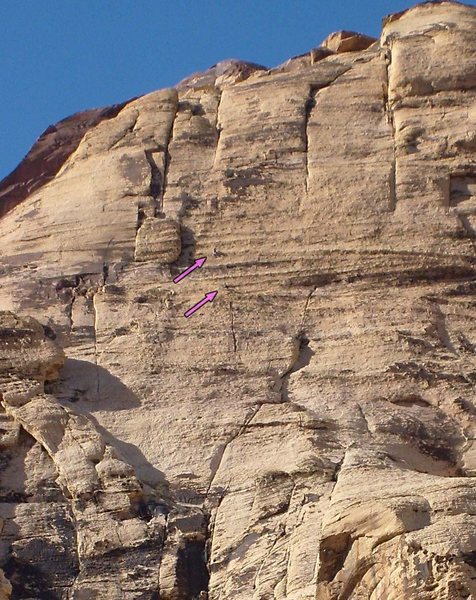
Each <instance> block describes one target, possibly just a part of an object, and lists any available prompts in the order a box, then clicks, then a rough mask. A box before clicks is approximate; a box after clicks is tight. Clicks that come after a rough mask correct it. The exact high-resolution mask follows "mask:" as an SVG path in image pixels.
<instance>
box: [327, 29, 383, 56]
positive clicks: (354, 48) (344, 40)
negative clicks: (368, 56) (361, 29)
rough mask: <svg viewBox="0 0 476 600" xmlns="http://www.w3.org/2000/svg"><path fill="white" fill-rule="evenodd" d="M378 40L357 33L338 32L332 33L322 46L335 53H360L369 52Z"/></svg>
mask: <svg viewBox="0 0 476 600" xmlns="http://www.w3.org/2000/svg"><path fill="white" fill-rule="evenodd" d="M376 41H377V40H376V39H375V38H373V37H370V36H369V35H363V34H362V33H356V32H355V31H336V32H334V33H331V34H330V35H328V36H327V37H326V39H325V40H324V41H323V42H322V44H321V46H322V47H323V48H327V49H328V50H332V51H333V52H337V53H341V52H359V51H361V50H367V48H368V47H369V46H371V45H372V44H374V43H375V42H376Z"/></svg>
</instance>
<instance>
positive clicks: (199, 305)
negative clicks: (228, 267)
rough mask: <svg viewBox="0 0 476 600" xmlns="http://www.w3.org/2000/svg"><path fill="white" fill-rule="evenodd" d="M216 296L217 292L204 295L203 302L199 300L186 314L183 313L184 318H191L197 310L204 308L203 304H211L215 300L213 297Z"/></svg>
mask: <svg viewBox="0 0 476 600" xmlns="http://www.w3.org/2000/svg"><path fill="white" fill-rule="evenodd" d="M217 294H218V292H208V294H205V298H203V300H200V302H197V304H194V305H193V306H192V308H189V309H188V310H187V312H186V313H185V316H186V317H187V319H188V317H191V316H192V315H193V313H194V312H196V311H197V310H198V309H199V308H202V306H205V304H206V303H207V302H213V300H215V296H216V295H217Z"/></svg>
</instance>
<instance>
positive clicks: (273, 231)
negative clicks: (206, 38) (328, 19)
mask: <svg viewBox="0 0 476 600" xmlns="http://www.w3.org/2000/svg"><path fill="white" fill-rule="evenodd" d="M339 35H340V34H339ZM339 35H337V36H334V38H333V39H335V40H336V39H340V40H341V42H342V43H343V42H344V41H345V39H349V38H345V36H344V37H343V36H342V35H340V38H339ZM354 37H355V36H354ZM341 42H339V44H340V43H341ZM339 44H337V46H336V47H331V46H330V45H328V46H329V47H330V49H329V47H328V48H326V49H322V50H319V49H316V50H314V51H311V52H310V54H309V55H306V56H303V57H297V58H295V59H292V60H290V61H288V63H286V64H285V65H283V66H281V67H278V68H276V69H270V70H263V69H261V68H259V67H257V66H256V65H249V64H247V63H239V62H237V61H231V62H227V63H219V65H217V66H216V67H214V68H212V69H211V70H210V71H208V72H206V73H202V74H198V75H195V76H193V77H192V78H189V79H188V80H186V81H185V82H182V84H180V85H179V86H178V87H177V89H171V90H162V91H159V92H154V93H152V94H149V95H147V96H144V97H142V98H139V99H137V100H134V101H132V102H130V103H128V104H127V105H126V106H125V107H124V108H122V110H120V111H119V112H118V114H117V115H116V116H114V117H112V118H110V119H108V120H105V121H102V122H101V123H99V124H97V125H96V126H95V127H93V128H91V129H89V131H88V132H87V133H86V134H85V135H84V136H83V137H82V139H81V141H80V143H79V145H78V147H77V148H76V150H75V151H74V152H72V154H71V155H70V156H69V157H68V158H67V159H66V161H65V162H64V164H63V165H62V167H61V168H60V170H59V172H58V173H57V174H56V175H55V176H54V177H53V178H52V179H51V180H50V181H48V182H47V183H45V185H43V186H42V187H40V188H39V189H37V190H36V191H34V192H32V193H30V194H28V196H27V197H25V198H24V200H23V201H22V202H21V203H19V204H18V205H16V206H15V207H14V208H13V209H12V210H10V211H9V212H8V214H6V215H4V216H3V218H2V219H1V220H0V232H1V236H0V247H1V258H0V309H1V310H2V311H3V312H2V313H0V397H1V403H2V406H3V413H2V414H0V417H1V420H2V425H1V428H0V434H1V436H0V442H1V451H2V463H1V464H2V470H1V472H0V490H1V494H2V502H1V503H0V518H1V519H2V522H3V527H2V530H1V534H0V568H2V569H3V572H4V576H0V589H1V590H2V591H1V592H0V594H1V593H4V596H5V597H7V598H8V597H10V596H11V598H16V599H27V598H45V599H46V598H58V599H61V600H63V599H73V600H86V599H93V598H94V599H96V598H97V599H105V600H115V599H118V600H119V599H126V600H133V599H134V600H139V599H141V600H152V599H158V598H159V599H162V600H187V599H192V598H195V599H196V598H199V599H201V600H204V599H206V598H208V599H209V600H227V599H230V600H231V599H233V600H250V599H254V600H268V599H269V600H271V599H274V600H311V599H319V600H446V599H449V600H460V599H464V598H476V509H475V506H476V488H475V485H474V477H475V476H476V446H475V411H476V405H475V402H476V397H475V392H474V386H475V383H476V319H475V316H476V265H475V262H476V255H475V251H476V241H475V240H476V154H475V151H476V135H475V131H476V60H475V59H476V9H475V8H474V7H467V6H464V5H462V4H459V3H455V2H438V3H426V4H423V5H420V6H417V7H415V8H413V9H411V10H409V11H407V12H405V13H401V14H399V15H394V16H392V17H390V18H388V19H387V20H386V21H385V24H384V29H383V32H382V36H381V39H380V42H379V43H378V44H370V45H369V44H367V45H365V46H364V48H365V49H360V48H359V47H355V46H354V47H353V48H352V49H351V50H350V51H342V48H341V49H339V47H338V46H339ZM318 50H319V51H318ZM332 51H333V52H332ZM313 57H314V58H313ZM202 256H206V257H207V262H206V263H205V265H204V266H203V267H202V268H201V269H197V270H195V271H194V272H193V274H192V275H190V276H188V277H187V278H186V279H184V280H182V281H181V282H180V283H179V284H175V283H173V279H174V277H176V275H177V274H178V273H179V272H180V271H182V270H183V269H185V268H186V267H188V266H189V265H191V264H192V263H193V261H194V259H195V258H197V257H202ZM213 290H216V291H218V295H217V297H216V299H215V300H214V302H213V303H210V304H206V305H205V306H203V307H202V309H201V310H199V311H198V312H197V313H195V314H194V315H193V316H192V317H190V318H185V317H184V312H185V311H186V310H187V309H188V308H189V307H191V306H192V305H194V304H196V303H197V302H198V301H200V300H201V299H202V298H204V297H205V294H207V293H208V292H210V291H213ZM11 589H12V591H11ZM0 597H1V596H0Z"/></svg>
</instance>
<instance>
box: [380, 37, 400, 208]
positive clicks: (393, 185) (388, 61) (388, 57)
mask: <svg viewBox="0 0 476 600" xmlns="http://www.w3.org/2000/svg"><path fill="white" fill-rule="evenodd" d="M389 43H391V42H389ZM383 60H384V61H385V81H384V83H383V85H382V92H383V110H384V113H385V116H386V119H387V124H388V125H389V126H390V127H391V129H392V144H393V160H392V164H391V170H390V180H389V188H390V189H389V192H390V206H389V210H390V211H394V210H395V209H396V207H397V142H396V130H395V115H394V112H393V106H392V102H391V100H390V95H389V88H390V69H391V66H392V50H391V47H390V46H389V47H387V48H386V50H385V51H384V52H383Z"/></svg>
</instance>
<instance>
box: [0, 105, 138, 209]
mask: <svg viewBox="0 0 476 600" xmlns="http://www.w3.org/2000/svg"><path fill="white" fill-rule="evenodd" d="M126 104H127V102H123V103H122V104H115V105H114V106H109V107H107V108H97V109H91V110H85V111H84V112H81V113H77V114H76V115H73V116H71V117H68V118H66V119H63V120H62V121H60V122H59V123H56V125H52V126H51V127H48V129H46V131H45V132H44V133H43V134H42V135H41V136H40V138H39V139H38V141H37V142H36V143H35V144H34V145H33V147H32V149H31V150H30V152H29V153H28V154H27V155H26V156H25V158H24V160H22V162H21V163H20V164H19V165H18V167H17V168H16V169H15V170H14V171H13V172H12V173H10V175H8V177H5V179H4V180H3V181H2V182H1V183H0V217H2V216H3V215H5V214H6V213H7V212H8V211H9V210H11V209H12V208H13V207H14V206H16V205H17V204H19V203H20V202H22V201H23V200H24V199H25V198H26V197H27V196H28V195H29V194H31V193H32V192H34V191H35V190H36V189H38V188H40V187H41V186H42V185H44V184H45V183H47V182H48V181H51V180H52V179H54V177H55V175H56V173H57V172H58V171H59V170H60V168H61V166H62V165H63V164H64V162H65V161H66V159H67V158H68V156H69V155H70V154H72V153H73V152H74V151H75V150H76V148H77V147H78V144H79V142H80V141H81V139H82V137H83V136H84V134H85V133H86V132H87V131H88V130H89V129H92V128H93V127H95V126H96V125H97V124H98V123H100V122H101V121H104V120H105V119H112V118H113V117H115V116H117V114H118V113H119V112H120V111H121V110H122V108H124V106H125V105H126Z"/></svg>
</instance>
